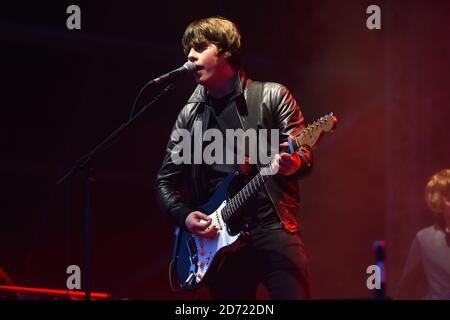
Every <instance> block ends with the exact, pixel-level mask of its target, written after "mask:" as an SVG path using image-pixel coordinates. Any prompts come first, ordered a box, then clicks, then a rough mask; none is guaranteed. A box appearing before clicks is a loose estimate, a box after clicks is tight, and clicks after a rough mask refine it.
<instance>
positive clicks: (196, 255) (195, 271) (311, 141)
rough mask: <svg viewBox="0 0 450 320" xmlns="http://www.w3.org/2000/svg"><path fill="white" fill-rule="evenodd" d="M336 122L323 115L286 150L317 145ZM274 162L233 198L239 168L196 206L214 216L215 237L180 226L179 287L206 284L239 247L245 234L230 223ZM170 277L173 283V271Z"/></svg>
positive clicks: (177, 246)
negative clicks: (231, 187)
mask: <svg viewBox="0 0 450 320" xmlns="http://www.w3.org/2000/svg"><path fill="white" fill-rule="evenodd" d="M336 123H337V118H336V117H335V116H334V115H333V113H330V114H328V115H326V116H324V117H321V118H320V119H318V120H317V121H315V122H314V123H312V124H310V125H309V126H308V127H306V128H305V129H304V130H303V131H302V132H301V133H300V135H299V136H297V137H291V138H290V139H289V140H288V142H289V147H288V148H287V149H286V150H285V152H289V153H291V154H294V152H296V151H297V150H298V149H299V148H300V147H301V146H305V145H307V146H309V147H311V148H313V147H315V146H316V145H317V143H318V141H319V138H320V137H321V136H322V135H323V133H325V132H331V131H332V130H333V129H334V128H335V126H336ZM272 162H273V161H272ZM272 162H270V163H269V164H268V165H267V166H265V167H263V168H261V170H260V172H259V173H258V174H257V175H256V176H255V177H253V178H252V179H251V181H250V182H248V183H247V184H246V185H245V186H244V187H243V188H242V189H241V190H240V191H239V192H237V193H236V194H235V195H234V196H233V197H231V198H230V192H229V189H230V186H231V183H232V182H233V180H234V179H235V178H236V177H237V176H238V175H239V171H232V172H230V173H229V174H228V175H227V176H226V177H225V179H224V180H223V181H222V182H221V183H220V184H219V186H218V188H217V190H216V191H215V192H214V194H213V196H212V197H211V198H210V199H209V201H208V202H207V203H205V204H204V205H202V206H200V207H199V208H197V210H198V211H201V212H203V213H205V214H208V215H209V216H210V217H211V219H212V221H211V225H210V227H212V226H215V227H216V228H217V230H218V235H217V236H216V237H215V238H214V239H210V238H205V237H201V236H199V235H196V234H193V233H190V232H188V231H186V230H184V229H182V228H180V227H177V229H176V233H175V235H176V239H175V245H174V250H173V257H172V261H171V266H170V271H169V272H170V273H172V272H173V271H176V274H177V277H178V280H179V282H180V289H188V290H194V289H196V288H198V287H199V286H200V285H202V284H204V283H206V281H207V278H208V277H209V275H210V274H212V273H213V272H214V271H217V269H218V267H219V266H220V264H221V261H222V260H223V258H224V256H225V255H226V254H227V253H228V252H230V251H234V250H236V249H237V248H238V247H239V246H240V244H241V243H242V241H244V239H245V237H246V233H245V232H243V231H238V232H234V231H232V228H230V225H231V223H230V222H231V220H232V219H233V217H235V216H236V213H237V212H238V210H239V209H240V208H241V207H242V205H243V204H244V203H245V202H246V201H247V200H248V199H249V198H250V197H251V196H252V195H253V194H254V193H255V192H256V191H258V190H259V189H260V188H261V187H262V186H263V185H264V183H265V182H266V181H267V180H268V179H269V178H270V177H271V176H272V175H273V174H275V172H274V171H273V170H274V166H272ZM173 268H175V270H173ZM169 279H170V282H171V285H172V277H171V274H170V275H169Z"/></svg>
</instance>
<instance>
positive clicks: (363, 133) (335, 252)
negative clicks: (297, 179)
mask: <svg viewBox="0 0 450 320" xmlns="http://www.w3.org/2000/svg"><path fill="white" fill-rule="evenodd" d="M70 4H77V5H79V6H80V7H81V30H78V31H71V30H68V29H67V28H66V18H67V17H68V15H67V14H66V8H67V6H68V5H70ZM371 4H377V5H379V6H380V8H381V23H382V24H381V26H382V29H381V30H368V29H367V28H366V19H367V17H368V14H366V8H367V7H368V6H369V5H371ZM0 14H1V20H0V41H1V60H0V61H1V62H0V63H1V79H2V86H1V92H2V93H1V98H2V99H1V108H0V109H1V112H2V117H1V119H2V134H1V140H2V157H1V166H0V170H1V176H2V192H1V194H2V201H1V207H0V210H1V211H0V214H1V220H0V267H1V268H3V269H4V270H5V271H7V272H8V273H9V274H10V276H11V277H12V279H13V280H14V281H15V283H16V284H18V285H24V286H35V287H47V288H58V289H64V288H65V283H66V277H67V275H66V267H67V266H68V265H70V264H78V265H80V266H82V265H83V242H82V240H83V238H82V236H83V233H82V230H83V224H82V222H83V204H84V202H83V201H84V193H83V183H82V179H81V177H79V176H76V177H75V178H74V179H72V180H71V182H70V184H69V185H65V186H62V187H61V186H60V187H57V186H56V185H55V182H56V180H57V179H58V178H59V177H60V176H61V175H62V174H63V173H64V172H65V171H66V170H67V169H68V168H69V167H70V165H71V163H72V162H73V161H75V160H76V159H77V157H79V156H81V155H82V154H84V153H86V152H88V151H89V150H90V149H91V148H92V147H93V146H94V145H95V144H96V143H98V142H99V141H100V140H101V139H103V138H105V137H106V136H107V135H108V133H110V132H112V131H113V130H114V129H115V128H116V127H118V125H119V124H121V123H122V122H124V121H125V120H126V119H127V117H128V113H129V110H130V107H131V105H132V103H133V100H134V98H135V96H136V94H137V92H138V91H139V89H140V88H141V86H142V85H143V84H144V83H145V82H146V81H148V80H150V79H152V78H153V77H155V76H157V75H159V74H162V73H165V72H168V71H170V70H172V69H174V68H176V67H178V66H180V65H181V64H183V63H184V62H185V60H186V58H185V57H184V56H183V53H182V50H181V45H180V39H181V36H182V34H183V31H184V28H185V27H186V25H187V24H188V23H189V22H191V21H192V20H194V19H198V18H202V17H207V16H212V15H223V16H225V17H228V18H230V19H232V20H234V21H235V22H236V23H237V24H238V25H239V26H240V29H241V32H242V34H243V43H244V54H245V56H244V61H243V66H244V68H245V70H247V72H248V73H249V74H250V75H251V76H252V77H253V78H255V79H258V80H263V81H275V82H280V83H283V84H285V85H287V86H288V87H289V88H290V89H291V91H292V93H293V94H294V96H295V97H296V99H297V101H298V102H299V104H300V106H301V107H302V111H303V113H304V115H305V118H306V121H307V122H312V121H314V120H315V119H316V118H318V117H319V116H321V115H323V114H325V113H328V112H330V111H333V112H334V113H335V114H336V115H337V116H338V118H339V124H338V127H337V129H336V131H335V133H333V134H331V135H328V136H327V137H326V138H324V139H323V140H322V143H321V144H320V146H319V147H318V148H317V150H316V151H315V154H314V159H315V168H314V171H313V173H312V174H311V175H310V176H308V177H307V178H305V179H304V180H302V181H301V194H302V199H303V202H302V208H301V209H302V212H301V216H300V219H301V223H302V228H303V229H302V233H303V236H304V240H305V243H306V245H307V249H308V252H309V257H310V271H311V280H312V289H313V297H314V298H318V299H323V298H333V299H334V298H337V299H345V298H351V299H353V298H356V299H360V298H370V297H371V296H372V294H373V293H372V292H371V291H369V290H368V289H367V288H366V279H367V277H368V275H367V274H366V268H367V266H368V265H371V264H374V262H375V256H374V252H373V247H372V245H373V241H375V240H385V241H386V249H387V261H386V262H387V292H388V295H390V296H392V295H393V294H394V292H395V289H396V284H397V281H398V279H399V276H400V271H401V269H402V267H403V264H404V262H405V258H406V255H407V252H408V249H409V246H410V244H411V241H412V239H413V237H414V235H415V233H416V232H417V231H418V230H419V229H420V228H423V227H425V226H428V225H430V224H432V223H433V219H432V215H431V213H430V212H429V211H428V210H427V208H426V205H425V203H424V200H423V189H424V186H425V183H426V181H427V179H428V177H429V176H430V175H432V174H433V173H434V172H436V171H438V170H440V169H442V168H445V167H447V168H448V167H449V164H450V162H449V160H450V148H449V125H448V123H449V120H450V111H449V106H448V102H449V98H450V97H449V96H450V90H449V85H450V73H449V70H450V52H449V48H450V46H449V41H448V39H449V34H450V26H449V23H448V21H449V19H450V3H449V2H448V1H357V0H355V1H331V0H327V1H312V0H311V1H282V0H279V1H195V2H191V1H186V2H179V3H178V2H170V1H161V2H160V1H139V2H138V1H136V2H126V1H121V2H109V1H95V2H94V1H86V2H80V1H73V2H64V1H55V2H54V3H51V4H50V3H48V4H45V5H44V4H43V3H42V2H38V1H33V2H32V1H30V2H23V1H16V2H14V3H8V4H6V3H4V4H2V9H1V13H0ZM194 87H195V81H194V79H193V78H188V79H184V81H180V82H179V83H178V85H177V89H176V91H175V92H173V93H172V94H170V95H169V96H167V97H165V98H163V100H161V101H160V102H159V103H158V104H157V105H156V106H154V108H153V109H151V110H149V111H148V112H147V113H146V114H145V116H144V117H143V118H141V119H140V120H139V121H138V122H137V123H136V124H135V125H134V127H133V128H131V129H130V130H128V131H126V133H125V134H123V135H122V136H121V138H120V139H119V140H118V141H117V142H116V143H114V144H113V145H111V146H110V147H108V148H107V149H106V150H105V151H104V152H102V153H101V154H100V155H99V156H98V157H97V158H96V159H95V161H94V167H95V187H94V210H93V219H94V222H93V232H94V233H93V234H94V238H93V257H94V258H93V277H94V282H93V289H94V290H95V291H102V292H109V293H112V294H113V296H114V297H115V298H119V299H122V298H127V299H178V298H186V299H191V298H198V297H199V296H198V295H191V294H181V295H180V294H174V293H172V292H171V291H170V288H169V285H168V280H167V268H168V262H169V257H170V254H171V243H172V235H173V229H174V227H173V225H172V224H171V223H170V222H169V221H168V219H167V217H166V216H165V215H164V213H163V212H162V211H161V210H160V209H159V208H158V205H157V203H156V200H155V197H154V194H153V181H154V179H155V176H156V173H157V170H158V169H159V165H160V163H161V160H162V157H163V154H164V148H165V145H166V143H167V139H168V135H169V133H170V130H171V127H172V125H173V122H174V121H175V119H176V116H177V113H178V112H179V110H180V109H181V106H182V105H183V103H184V102H185V101H186V99H187V98H188V97H189V95H190V92H191V91H192V90H193V88H194ZM154 94H155V91H152V90H148V91H147V92H146V94H145V95H144V98H143V99H142V100H141V101H148V100H149V99H150V98H151V97H152V95H154ZM141 105H142V104H141ZM66 201H67V202H66ZM67 217H69V218H70V219H68V218H67ZM264 294H265V293H264V291H262V290H261V297H264ZM200 298H202V296H201V295H200Z"/></svg>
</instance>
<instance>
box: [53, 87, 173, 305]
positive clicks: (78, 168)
mask: <svg viewBox="0 0 450 320" xmlns="http://www.w3.org/2000/svg"><path fill="white" fill-rule="evenodd" d="M174 88H175V85H173V84H169V85H167V86H166V87H165V88H164V90H163V91H162V92H161V93H160V94H158V95H157V96H156V97H154V98H153V99H152V100H151V101H150V102H149V103H148V104H146V105H145V106H144V107H143V108H142V109H141V110H140V111H139V112H138V113H136V114H135V115H133V116H132V117H130V118H129V119H128V121H127V122H124V123H123V124H122V125H121V126H120V127H119V128H117V129H116V130H115V131H114V132H113V133H111V134H110V135H109V136H108V137H107V138H106V139H105V140H103V141H102V142H100V143H99V144H98V145H97V146H95V147H94V148H93V149H92V150H91V151H90V152H89V153H87V154H86V155H84V156H82V157H81V158H79V159H78V160H77V161H75V162H74V164H73V165H72V167H71V168H70V169H69V170H68V171H67V172H66V173H65V174H64V175H63V176H62V177H61V178H60V179H59V180H58V181H57V182H56V184H57V185H61V184H62V183H63V182H64V181H66V180H68V179H69V178H70V177H72V176H74V174H75V173H77V172H81V173H82V174H83V177H84V180H85V199H86V200H85V212H84V266H83V287H84V290H85V300H90V299H91V292H92V189H93V182H94V179H93V166H92V159H93V158H94V157H95V155H96V154H97V153H99V152H100V151H102V150H103V149H104V148H105V146H107V145H109V144H110V143H111V142H112V141H113V140H114V139H116V138H117V137H118V136H119V135H120V134H121V133H122V132H123V131H124V130H125V129H127V128H128V127H129V126H130V125H131V124H132V123H133V122H134V121H135V120H137V119H138V118H139V117H140V116H141V115H142V114H143V113H144V112H145V111H146V110H147V108H149V107H150V106H151V105H153V104H154V103H155V102H157V101H158V100H159V99H160V98H161V97H162V96H164V95H166V94H167V93H168V92H170V91H172V90H173V89H174Z"/></svg>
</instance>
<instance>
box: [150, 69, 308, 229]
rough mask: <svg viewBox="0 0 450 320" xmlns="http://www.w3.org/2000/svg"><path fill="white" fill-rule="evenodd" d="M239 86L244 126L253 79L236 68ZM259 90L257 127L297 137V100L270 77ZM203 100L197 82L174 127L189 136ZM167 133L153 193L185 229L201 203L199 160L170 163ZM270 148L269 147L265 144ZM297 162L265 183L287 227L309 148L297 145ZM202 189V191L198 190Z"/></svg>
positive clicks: (300, 124)
mask: <svg viewBox="0 0 450 320" xmlns="http://www.w3.org/2000/svg"><path fill="white" fill-rule="evenodd" d="M239 79H240V84H241V89H242V92H243V98H244V99H242V101H244V102H243V106H242V108H243V109H242V108H241V107H239V108H238V110H239V118H240V120H241V125H242V127H243V129H244V130H246V129H247V125H248V121H247V120H248V116H249V113H250V112H252V110H249V109H248V108H249V107H250V106H247V105H246V104H245V99H247V97H248V92H249V89H250V88H252V86H255V84H256V82H255V81H252V80H251V79H249V78H248V77H247V76H246V74H245V73H244V72H243V71H240V72H239ZM259 84H260V85H261V86H262V87H261V86H260V87H259V88H260V89H262V92H261V94H260V95H258V99H259V100H261V101H260V103H259V104H258V105H259V106H260V108H261V109H260V110H259V112H258V113H257V114H258V115H259V117H258V119H257V125H258V128H266V129H275V128H277V129H280V137H282V136H283V135H284V136H286V135H294V136H297V135H299V134H300V132H301V131H302V130H303V129H304V118H303V115H302V113H301V111H300V108H299V106H298V105H297V102H296V101H295V99H294V98H293V97H292V95H291V94H290V92H289V90H288V89H287V88H286V87H284V86H282V85H280V84H278V83H273V82H264V83H259ZM205 101H206V89H205V88H204V87H203V86H200V85H199V86H197V88H196V89H195V91H194V92H193V94H192V95H191V97H190V98H189V100H188V102H187V103H186V105H185V106H184V107H183V109H182V110H181V111H180V113H179V114H178V118H177V120H176V122H175V125H174V126H173V129H172V133H173V132H174V130H177V129H179V128H183V129H187V130H189V131H190V132H191V136H192V135H193V128H194V123H196V126H197V125H202V123H203V122H204V120H205V119H204V115H205V113H204V112H203V111H204V109H205V108H204V103H205ZM176 142H177V140H176V141H174V140H173V135H171V137H170V139H169V142H168V144H167V148H166V155H165V157H164V160H163V163H162V166H161V168H160V170H159V172H158V175H157V177H156V181H155V192H156V195H157V198H158V201H159V203H160V205H161V207H162V208H163V209H164V210H165V211H166V212H168V214H169V215H170V216H171V217H172V218H173V219H174V220H175V222H176V223H177V224H178V225H179V226H180V227H182V228H186V226H185V220H186V217H187V216H188V215H189V213H191V212H192V211H194V208H196V207H197V206H199V205H201V204H203V203H204V199H202V197H201V195H202V190H199V186H198V182H197V181H198V177H199V174H200V170H201V165H195V164H178V165H177V164H175V163H173V162H172V158H171V152H172V149H173V147H174V146H175V145H176ZM269 150H270V149H269ZM298 153H299V155H300V158H301V160H302V164H301V167H300V169H299V170H298V171H297V172H295V173H294V174H292V175H290V176H282V175H275V176H273V177H271V178H270V179H269V180H268V181H267V182H266V184H265V188H266V191H267V193H268V195H269V197H270V199H271V201H272V203H273V205H274V207H275V209H276V212H277V214H278V216H279V218H280V221H281V224H282V225H283V227H284V229H285V230H286V231H288V232H296V231H298V230H299V223H298V220H297V218H296V215H297V213H298V211H299V209H300V195H299V183H298V179H299V178H300V177H301V176H304V175H305V174H307V173H308V172H309V171H310V169H311V165H312V159H311V152H310V150H309V149H306V148H301V150H299V151H298ZM203 194H204V192H203Z"/></svg>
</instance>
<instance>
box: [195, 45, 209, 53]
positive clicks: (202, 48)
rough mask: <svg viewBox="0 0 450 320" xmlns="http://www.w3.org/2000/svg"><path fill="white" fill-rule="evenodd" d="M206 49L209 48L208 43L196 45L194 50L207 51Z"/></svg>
mask: <svg viewBox="0 0 450 320" xmlns="http://www.w3.org/2000/svg"><path fill="white" fill-rule="evenodd" d="M206 49H208V45H206V44H201V45H196V46H194V50H195V51H197V52H202V51H205V50H206Z"/></svg>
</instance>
